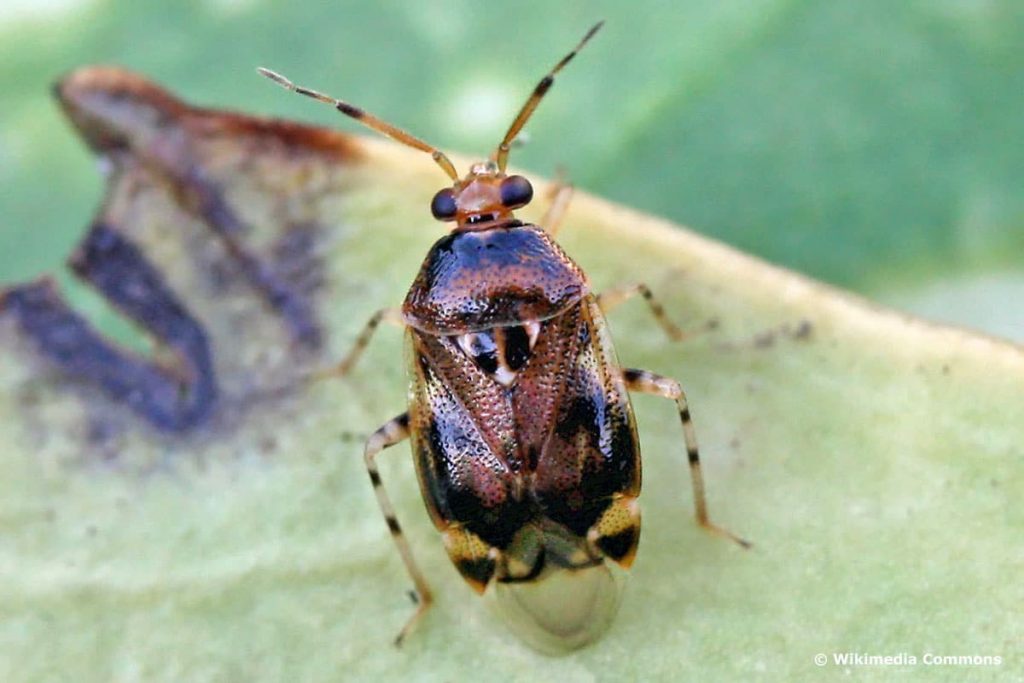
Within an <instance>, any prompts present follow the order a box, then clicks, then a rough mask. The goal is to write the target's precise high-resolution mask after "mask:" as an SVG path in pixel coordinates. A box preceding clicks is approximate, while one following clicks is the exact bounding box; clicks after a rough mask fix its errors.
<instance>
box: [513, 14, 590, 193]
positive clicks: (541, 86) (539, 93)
mask: <svg viewBox="0 0 1024 683" xmlns="http://www.w3.org/2000/svg"><path fill="white" fill-rule="evenodd" d="M602 26H604V22H603V21H599V22H597V23H596V24H594V25H593V26H592V27H591V28H590V30H589V31H587V35H585V36H583V40H581V41H580V42H579V45H577V46H576V47H575V48H573V50H572V52H570V53H569V54H567V55H566V56H564V57H562V61H560V62H558V64H555V68H553V69H552V70H551V71H549V72H548V73H547V75H546V76H544V78H542V79H540V83H538V84H537V87H536V88H534V89H533V94H531V95H530V99H528V100H526V104H524V105H523V108H522V109H520V110H519V115H518V116H516V120H515V121H513V122H512V125H511V126H510V127H509V129H508V132H507V133H505V139H504V140H502V141H501V144H500V145H498V149H497V150H495V152H494V157H493V159H494V160H495V161H496V162H497V164H498V170H499V171H500V172H501V173H504V172H505V167H506V166H507V165H508V152H509V148H510V147H511V146H512V141H513V140H515V139H516V136H517V135H519V131H520V130H522V129H523V126H524V125H526V121H527V120H528V119H529V118H530V116H531V115H532V114H533V110H534V109H536V108H537V105H538V104H540V101H541V98H543V97H544V94H545V93H546V92H547V91H548V90H549V89H550V88H551V84H552V83H554V82H555V74H557V73H558V72H559V71H561V70H562V67H564V66H565V65H566V64H568V63H569V62H571V61H572V58H573V57H575V56H576V53H578V52H579V51H580V50H582V49H583V46H584V45H586V44H587V41H588V40H590V39H591V38H593V37H594V34H595V33H597V32H598V31H599V30H600V29H601V27H602Z"/></svg>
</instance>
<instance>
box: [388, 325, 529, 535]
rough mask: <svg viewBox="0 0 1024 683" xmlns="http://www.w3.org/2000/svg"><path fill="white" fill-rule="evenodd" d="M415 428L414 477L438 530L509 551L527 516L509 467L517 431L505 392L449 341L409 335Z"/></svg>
mask: <svg viewBox="0 0 1024 683" xmlns="http://www.w3.org/2000/svg"><path fill="white" fill-rule="evenodd" d="M408 335H409V349H410V355H411V359H410V362H411V365H412V388H411V401H410V404H411V411H410V426H411V430H412V434H413V451H414V455H415V460H416V470H417V473H418V476H419V479H420V486H421V489H422V491H423V496H424V500H425V502H426V504H427V508H428V509H429V510H430V513H431V516H432V518H433V519H434V523H435V525H436V526H437V527H438V528H439V529H441V530H446V529H448V528H449V527H450V526H451V525H459V526H462V527H464V528H466V529H468V530H469V531H470V532H472V533H474V534H475V535H477V536H478V537H479V538H481V539H483V541H484V542H485V543H486V544H487V545H489V546H496V547H499V548H502V547H505V546H506V545H507V544H508V542H509V541H510V540H511V537H512V536H513V535H514V534H515V532H516V531H517V530H518V529H519V528H520V527H521V526H522V524H523V523H524V522H525V521H526V519H527V518H528V516H529V504H528V502H527V501H524V500H522V499H521V497H520V496H519V495H518V494H519V491H518V490H517V487H519V486H520V484H519V482H518V480H517V478H516V476H515V475H514V473H513V472H512V471H511V469H510V467H509V462H510V460H511V459H512V458H514V453H515V450H516V440H515V425H514V419H513V416H512V412H511V407H510V405H509V403H508V400H507V398H506V397H505V396H504V392H503V389H502V387H501V386H500V385H498V384H497V383H495V382H493V381H491V380H490V379H488V378H487V377H486V375H485V374H484V373H483V372H482V371H481V370H480V369H479V368H478V367H477V366H476V365H475V364H474V363H473V362H472V361H471V360H470V359H469V358H467V357H466V356H465V354H464V353H462V351H461V350H460V349H459V348H458V346H457V342H456V341H455V339H454V338H453V337H451V336H434V335H430V334H425V333H422V332H419V331H417V330H414V329H410V330H409V333H408Z"/></svg>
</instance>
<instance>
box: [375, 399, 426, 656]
mask: <svg viewBox="0 0 1024 683" xmlns="http://www.w3.org/2000/svg"><path fill="white" fill-rule="evenodd" d="M408 438H409V413H402V414H401V415H399V416H398V417H396V418H394V419H392V420H389V421H388V422H386V423H385V424H384V425H383V426H382V427H381V428H380V429H378V430H377V431H375V432H374V433H373V434H371V435H370V438H369V439H367V440H366V450H365V452H364V458H365V459H366V471H367V472H369V474H370V483H372V484H373V492H374V493H375V494H376V495H377V503H378V504H379V505H380V511H381V513H383V515H384V520H385V521H386V522H387V523H388V529H389V530H390V531H391V538H393V539H395V546H396V547H397V548H398V554H399V555H401V556H402V562H403V563H405V569H406V571H408V572H409V576H410V577H411V578H412V582H413V585H414V586H416V593H415V596H414V598H415V602H416V611H415V612H413V614H412V616H411V617H409V621H407V622H405V626H403V627H402V630H401V631H399V632H398V637H396V638H395V646H396V647H397V646H400V645H401V644H402V641H403V640H405V637H406V636H407V635H408V634H409V633H410V632H411V631H412V629H413V627H415V626H416V623H417V622H418V621H419V620H420V618H421V617H422V616H423V615H424V614H426V611H427V610H428V609H429V608H430V604H431V602H432V600H433V598H432V596H431V594H430V587H429V586H427V581H426V579H424V578H423V573H422V572H420V568H419V567H418V566H417V565H416V560H415V559H414V558H413V556H412V548H410V547H409V541H407V540H406V538H405V536H404V535H403V534H402V527H401V526H400V525H399V524H398V518H397V517H395V509H394V507H393V506H392V505H391V499H390V498H388V494H387V491H385V490H384V483H383V482H382V481H381V480H380V472H379V471H378V470H377V462H376V459H377V454H378V453H380V452H381V451H382V450H384V449H385V448H389V447H391V446H394V445H395V444H396V443H399V442H401V441H405V440H406V439H408Z"/></svg>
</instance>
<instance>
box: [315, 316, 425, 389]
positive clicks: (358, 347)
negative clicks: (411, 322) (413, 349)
mask: <svg viewBox="0 0 1024 683" xmlns="http://www.w3.org/2000/svg"><path fill="white" fill-rule="evenodd" d="M382 322H388V323H391V324H392V325H398V326H400V327H404V326H405V322H404V321H403V320H402V309H400V308H382V309H380V310H379V311H377V312H376V313H374V314H373V315H372V316H370V319H369V320H368V321H367V323H366V326H365V327H363V331H362V332H360V333H359V336H358V337H356V342H355V344H353V345H352V349H351V350H350V351H349V352H348V354H347V355H346V356H345V357H344V358H342V359H341V362H339V363H338V364H337V365H335V366H334V367H331V368H327V369H326V370H318V371H317V372H314V373H313V374H312V376H311V379H314V380H319V379H326V378H328V377H335V378H339V377H344V376H345V375H347V374H348V373H349V371H350V370H351V369H352V366H354V365H355V364H356V361H358V360H359V358H360V357H361V356H362V355H363V351H364V350H365V349H366V347H367V345H369V343H370V339H371V338H372V337H373V333H374V332H376V331H377V328H378V327H379V326H380V324H381V323H382Z"/></svg>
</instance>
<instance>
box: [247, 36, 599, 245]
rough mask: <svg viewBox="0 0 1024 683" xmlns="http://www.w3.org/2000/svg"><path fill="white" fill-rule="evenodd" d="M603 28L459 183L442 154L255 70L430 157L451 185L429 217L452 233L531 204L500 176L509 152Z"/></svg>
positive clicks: (522, 181) (545, 83) (510, 179)
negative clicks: (445, 224)
mask: <svg viewBox="0 0 1024 683" xmlns="http://www.w3.org/2000/svg"><path fill="white" fill-rule="evenodd" d="M603 25H604V22H603V21H599V22H597V23H596V24H594V25H593V26H592V27H591V28H590V30H589V31H587V33H586V35H584V36H583V38H582V40H580V42H579V44H577V45H576V47H575V48H573V49H572V51H570V52H569V54H567V55H566V56H565V57H563V58H562V59H561V60H560V61H559V62H558V63H557V64H555V66H554V68H552V69H551V70H550V71H549V72H548V73H547V74H546V75H545V76H544V78H542V79H541V80H540V82H539V83H537V86H536V87H535V88H534V89H533V92H532V93H531V94H530V97H529V98H528V99H527V100H526V103H525V104H524V105H523V107H522V109H520V110H519V114H518V115H517V116H516V118H515V120H513V121H512V125H511V126H509V129H508V131H507V132H506V133H505V137H504V138H503V139H502V141H501V143H500V144H499V145H498V147H497V148H496V149H495V150H494V153H493V154H492V155H491V158H490V159H489V160H488V161H484V162H481V163H477V164H473V165H472V166H470V168H469V172H468V173H467V174H466V176H465V177H464V178H460V177H459V174H458V172H457V171H456V170H455V165H454V164H453V163H452V162H451V160H450V159H449V158H448V156H447V155H446V154H445V153H444V152H442V151H441V150H439V149H437V148H436V147H434V146H433V145H430V144H427V143H426V142H424V141H423V140H420V139H419V138H417V137H415V136H414V135H412V134H410V133H407V132H406V131H404V130H402V129H401V128H398V127H396V126H393V125H391V124H390V123H387V122H386V121H383V120H381V119H379V118H377V117H376V116H374V115H373V114H370V113H368V112H366V111H364V110H362V109H360V108H359V107H355V106H353V105H351V104H349V103H347V102H344V101H342V100H339V99H337V98H335V97H331V96H330V95H325V94H323V93H321V92H317V91H316V90H311V89H309V88H306V87H303V86H300V85H296V84H295V83H293V82H292V81H290V80H289V79H288V78H286V77H284V76H282V75H281V74H279V73H277V72H275V71H271V70H270V69H265V68H263V67H259V68H258V69H257V71H258V72H259V73H260V74H261V75H263V76H266V77H267V78H269V79H270V80H272V81H274V82H275V83H277V84H278V85H280V86H281V87H283V88H285V89H287V90H291V91H292V92H295V93H298V94H300V95H305V96H306V97H310V98H312V99H314V100H317V101H319V102H323V103H325V104H329V105H331V106H333V107H334V108H335V109H337V110H338V111H340V112H341V113H342V114H345V115H346V116H349V117H351V118H353V119H355V120H356V121H359V122H360V123H362V124H363V125H365V126H367V127H369V128H372V129H373V130H376V131H377V132H379V133H382V134H384V135H386V136H388V137H390V138H391V139H393V140H396V141H398V142H401V143H402V144H404V145H408V146H409V147H413V148H414V149H418V150H421V151H423V152H427V153H428V154H430V155H431V157H432V158H433V159H434V161H435V162H436V163H437V165H438V166H440V167H441V170H443V171H444V172H445V173H446V174H447V175H448V177H449V178H450V179H451V180H452V186H451V187H446V188H443V189H441V190H440V191H438V193H437V194H435V195H434V199H433V200H432V201H431V203H430V212H431V213H432V214H433V215H434V218H436V219H438V220H439V221H455V229H456V230H459V229H467V228H469V229H480V228H481V227H483V226H486V225H491V224H494V223H495V222H505V221H508V220H511V219H512V217H513V216H512V211H513V210H514V209H519V208H522V207H523V206H526V205H527V204H529V203H530V200H531V199H533V187H532V186H531V185H530V181H529V180H527V179H526V178H524V177H523V176H518V175H511V176H509V175H506V173H505V169H506V168H507V166H508V156H509V150H510V149H511V147H512V143H513V142H514V141H515V139H516V137H517V136H518V135H519V133H520V132H521V131H522V129H523V126H524V125H526V122H527V121H528V120H529V118H530V116H531V115H532V114H533V112H534V110H536V109H537V105H539V104H540V101H541V99H542V98H543V97H544V95H545V93H547V91H548V90H549V89H550V88H551V85H552V84H553V83H554V81H555V74H557V73H558V72H559V71H561V70H562V69H563V68H564V67H565V65H566V64H568V63H569V62H570V61H572V58H573V57H575V56H576V54H577V53H578V52H579V51H580V50H581V49H582V48H583V46H584V45H586V44H587V41H589V40H590V39H591V38H592V37H593V36H594V34H595V33H597V32H598V30H600V28H601V27H602V26H603ZM470 226H472V227H470Z"/></svg>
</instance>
